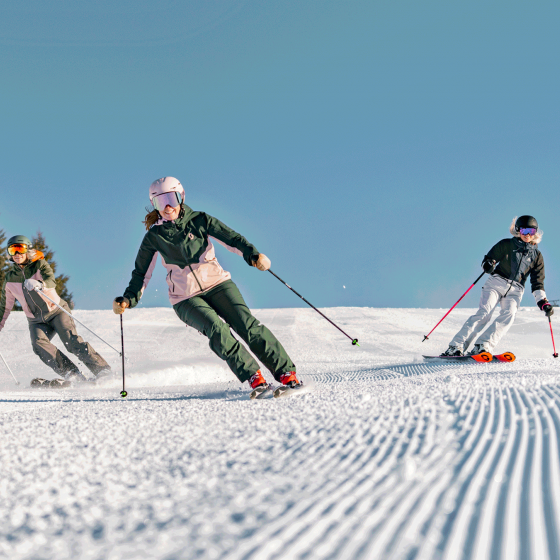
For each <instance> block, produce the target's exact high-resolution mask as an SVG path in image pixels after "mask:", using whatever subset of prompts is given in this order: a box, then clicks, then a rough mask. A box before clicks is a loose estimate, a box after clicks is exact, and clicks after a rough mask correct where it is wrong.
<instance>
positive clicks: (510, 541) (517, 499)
mask: <svg viewBox="0 0 560 560" xmlns="http://www.w3.org/2000/svg"><path fill="white" fill-rule="evenodd" d="M513 394H514V397H515V401H516V405H517V406H516V416H519V417H520V418H519V419H518V420H517V424H521V430H520V433H519V434H518V438H519V444H518V447H517V455H516V457H515V463H514V465H513V469H512V472H511V483H510V486H509V488H510V491H509V493H508V497H507V502H506V523H505V527H504V533H505V534H504V542H505V546H504V548H503V554H502V558H503V559H504V560H517V559H518V558H519V557H520V550H519V549H520V540H522V539H523V531H520V526H521V515H520V511H521V505H522V504H521V500H522V485H523V471H524V467H525V465H524V462H525V461H526V458H527V450H528V447H529V419H528V416H527V411H526V409H525V408H523V407H522V406H521V404H522V399H521V397H520V395H519V392H518V390H517V389H514V390H513Z"/></svg>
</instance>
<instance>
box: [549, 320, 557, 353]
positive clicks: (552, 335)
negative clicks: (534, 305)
mask: <svg viewBox="0 0 560 560" xmlns="http://www.w3.org/2000/svg"><path fill="white" fill-rule="evenodd" d="M548 324H549V325H550V336H551V337H552V349H553V350H554V354H552V355H553V356H554V357H555V358H558V352H556V345H555V344H554V333H553V332H552V321H551V320H550V317H549V318H548Z"/></svg>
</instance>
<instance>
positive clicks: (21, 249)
mask: <svg viewBox="0 0 560 560" xmlns="http://www.w3.org/2000/svg"><path fill="white" fill-rule="evenodd" d="M16 253H19V254H20V255H25V253H27V245H26V244H25V243H16V244H15V245H10V246H9V247H8V255H10V257H13V256H14V255H15V254H16Z"/></svg>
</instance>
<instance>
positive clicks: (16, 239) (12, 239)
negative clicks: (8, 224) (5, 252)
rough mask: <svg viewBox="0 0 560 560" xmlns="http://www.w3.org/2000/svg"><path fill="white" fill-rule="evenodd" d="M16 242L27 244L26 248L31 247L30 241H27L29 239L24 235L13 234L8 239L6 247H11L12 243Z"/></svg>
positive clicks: (16, 243) (15, 243)
mask: <svg viewBox="0 0 560 560" xmlns="http://www.w3.org/2000/svg"><path fill="white" fill-rule="evenodd" d="M18 244H21V245H27V248H28V249H31V248H32V247H33V245H32V244H31V241H29V239H28V238H27V237H25V235H14V236H13V237H10V239H8V244H7V245H6V249H7V248H8V247H11V246H12V245H18Z"/></svg>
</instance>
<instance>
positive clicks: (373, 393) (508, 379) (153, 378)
mask: <svg viewBox="0 0 560 560" xmlns="http://www.w3.org/2000/svg"><path fill="white" fill-rule="evenodd" d="M324 311H325V313H326V314H327V315H328V316H329V317H331V318H332V319H333V320H335V321H337V322H338V323H339V324H340V326H341V327H342V328H344V329H345V330H347V331H348V333H349V334H350V335H351V336H356V337H358V338H359V339H360V343H361V347H359V348H356V347H353V346H352V345H351V343H350V341H349V340H347V339H345V338H344V337H343V336H342V335H340V333H339V332H338V331H337V330H336V329H334V328H333V327H332V326H331V325H329V324H328V323H327V322H326V321H324V320H323V319H321V317H319V316H318V315H317V314H316V313H315V312H314V311H312V310H310V309H282V310H274V309H268V310H260V311H256V312H255V314H256V315H257V316H258V317H259V319H261V320H262V321H263V322H264V323H265V324H267V325H268V326H269V327H270V328H271V330H273V332H275V333H276V334H277V336H278V337H279V338H280V340H281V341H282V342H283V343H284V345H285V346H286V348H287V349H288V351H289V353H290V354H291V355H292V357H293V358H294V360H295V361H296V363H297V365H298V371H299V374H300V376H301V377H302V378H303V379H304V381H305V383H306V384H308V385H309V387H310V388H311V390H310V392H309V393H307V394H305V395H302V396H298V397H295V398H292V399H275V400H273V399H269V400H265V401H250V400H249V399H248V391H247V387H246V386H241V385H240V384H239V383H238V382H237V381H236V380H235V379H234V378H233V376H232V374H230V373H229V370H228V369H227V368H226V367H224V366H223V363H222V362H221V361H220V360H219V359H217V358H215V357H214V356H213V355H212V354H211V352H210V350H209V349H208V347H207V343H206V341H205V338H204V337H202V336H200V335H199V334H197V333H196V332H194V331H193V330H189V329H187V328H186V327H185V326H184V325H183V324H182V323H181V322H180V321H179V320H178V319H177V318H176V317H175V315H174V313H173V311H172V310H171V309H138V310H132V311H128V312H127V313H126V314H125V316H124V318H125V321H124V322H125V345H126V351H127V355H128V356H129V358H130V362H129V363H128V365H127V380H128V383H127V389H128V390H129V397H128V398H127V399H126V400H123V399H121V398H120V397H119V391H120V380H119V379H118V378H117V379H114V380H109V381H107V382H105V383H104V385H103V386H101V387H94V388H92V387H82V388H75V389H74V388H72V389H68V390H64V391H58V392H55V391H48V390H42V391H41V390H33V389H30V388H28V387H27V386H26V385H27V384H28V383H29V381H30V380H31V378H33V377H36V376H45V377H49V378H51V377H53V375H52V374H51V372H50V370H49V369H48V368H46V367H45V366H44V365H43V364H41V362H40V361H39V359H38V358H37V357H36V356H35V355H33V353H32V352H31V347H30V343H29V338H28V331H27V322H26V320H25V318H24V317H23V315H22V314H15V313H14V314H12V315H11V316H10V318H9V320H8V323H7V325H6V328H5V329H4V331H2V333H1V334H0V351H1V352H2V353H3V355H4V356H5V358H6V359H7V360H8V363H9V364H10V365H11V366H12V369H13V371H14V373H15V375H16V376H17V377H18V378H19V379H20V380H21V381H22V385H21V386H20V387H16V386H15V385H14V383H13V381H12V380H11V378H10V377H9V375H8V374H7V372H6V370H5V368H4V366H3V364H1V363H0V438H1V443H2V445H1V446H0V557H5V558H10V559H23V558H27V559H45V560H46V559H49V560H50V559H53V560H54V559H57V560H60V559H65V558H73V559H75V558H80V559H81V558H83V559H110V560H121V559H133V558H134V559H136V558H147V559H150V558H158V559H159V558H161V559H167V560H170V559H191V558H223V559H228V560H229V559H231V560H234V559H235V560H237V559H239V560H241V559H258V560H263V559H275V558H276V559H280V558H281V559H300V558H301V559H303V558H306V559H403V560H404V559H407V560H408V559H413V558H414V559H420V558H445V559H476V560H479V559H485V558H489V559H490V558H491V559H507V560H512V559H517V558H519V559H527V558H533V559H539V560H541V559H547V558H554V559H558V558H560V542H559V540H560V453H559V434H560V384H559V383H558V372H559V368H560V363H557V362H556V361H555V360H554V359H553V358H552V355H551V354H552V346H551V341H550V332H549V329H548V322H547V321H546V319H545V317H544V315H543V314H542V313H541V312H540V311H538V309H533V308H523V309H522V310H521V311H520V313H519V315H518V318H517V320H516V323H515V325H514V326H513V328H512V329H511V331H510V333H509V334H508V336H507V338H506V340H505V342H504V344H503V345H502V346H501V347H500V348H498V350H502V351H505V350H513V351H514V352H515V353H516V354H517V356H518V361H516V362H515V363H513V364H494V363H492V364H480V365H479V364H447V363H426V362H424V361H423V360H422V358H421V355H420V353H421V352H423V353H435V352H440V351H441V350H443V349H444V348H445V347H446V343H447V341H448V340H449V339H450V338H451V335H452V334H453V333H454V332H455V331H456V330H457V329H458V328H459V326H460V324H461V323H462V322H463V321H464V319H465V318H466V317H467V316H468V315H469V313H470V312H471V311H472V310H466V309H459V310H456V311H454V312H453V314H452V315H451V316H450V317H449V319H448V320H446V321H445V322H444V323H443V324H442V325H441V326H440V327H439V328H438V330H437V331H436V332H435V333H434V334H433V335H432V337H431V339H430V341H427V342H425V343H423V344H422V343H421V342H420V341H421V340H422V335H423V334H425V333H427V332H428V331H429V330H430V329H431V327H432V326H433V325H434V324H435V323H436V322H437V321H438V320H439V319H440V318H441V316H442V315H443V314H444V310H430V309H367V308H335V309H327V310H324ZM76 317H77V318H78V319H80V320H81V321H83V322H84V323H85V324H87V325H88V326H89V327H90V328H92V329H93V330H95V331H96V332H98V333H99V334H100V335H101V336H103V337H104V338H106V339H107V340H108V341H109V342H111V343H112V344H113V345H115V346H117V347H118V346H119V344H120V331H119V321H118V318H116V317H115V316H114V315H113V314H112V312H111V311H77V312H76ZM78 330H79V331H80V333H81V334H82V335H83V336H84V338H86V339H87V340H88V341H90V342H91V343H92V344H93V346H94V347H95V348H96V349H97V350H98V351H99V352H101V353H102V354H103V355H104V356H106V357H107V358H108V359H109V360H110V361H111V363H112V365H113V366H114V367H115V368H116V369H117V371H119V372H120V369H119V368H120V365H119V363H120V362H119V357H118V355H117V354H116V353H115V352H113V351H112V350H110V349H109V348H107V347H106V346H105V345H104V344H103V343H102V342H100V341H98V340H96V339H95V338H94V337H93V335H91V334H89V333H88V332H87V331H86V330H85V329H83V328H82V327H79V328H78ZM559 332H560V330H559ZM55 342H56V343H57V344H58V340H57V339H56V340H55ZM559 362H560V360H559Z"/></svg>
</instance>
